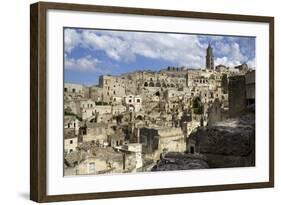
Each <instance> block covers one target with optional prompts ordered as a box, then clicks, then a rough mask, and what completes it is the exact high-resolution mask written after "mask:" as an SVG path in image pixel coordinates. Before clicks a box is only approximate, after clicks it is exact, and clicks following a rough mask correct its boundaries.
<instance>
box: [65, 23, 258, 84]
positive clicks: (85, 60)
mask: <svg viewBox="0 0 281 205" xmlns="http://www.w3.org/2000/svg"><path fill="white" fill-rule="evenodd" d="M209 43H210V44H211V46H212V47H213V51H214V56H215V65H219V64H224V65H226V66H230V67H233V66H235V65H239V64H241V63H244V62H245V63H248V65H249V66H250V67H253V68H254V67H255V38H254V37H234V36H211V35H195V34H173V33H151V32H132V31H110V30H95V29H75V28H65V29H64V78H65V82H72V83H81V84H85V85H93V84H97V83H98V78H99V76H100V75H105V74H111V75H118V74H121V73H125V72H132V71H136V70H144V69H145V70H155V71H156V70H160V69H163V68H166V67H168V66H185V67H188V68H198V69H199V68H204V66H205V55H206V48H207V47H208V44H209Z"/></svg>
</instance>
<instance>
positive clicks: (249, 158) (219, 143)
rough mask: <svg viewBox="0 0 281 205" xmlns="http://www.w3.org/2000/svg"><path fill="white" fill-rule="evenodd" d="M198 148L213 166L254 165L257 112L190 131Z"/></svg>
mask: <svg viewBox="0 0 281 205" xmlns="http://www.w3.org/2000/svg"><path fill="white" fill-rule="evenodd" d="M189 141H193V142H195V146H196V147H195V150H196V152H197V153H200V154H202V155H204V156H206V157H207V162H208V164H209V166H210V168H219V167H244V166H254V165H255V116H254V115H253V114H248V115H244V116H242V117H240V118H236V119H228V120H226V121H224V122H220V123H216V124H215V125H213V126H207V127H201V128H199V129H198V130H197V131H196V132H194V133H191V135H190V137H189Z"/></svg>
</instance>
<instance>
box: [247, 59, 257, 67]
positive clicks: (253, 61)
mask: <svg viewBox="0 0 281 205" xmlns="http://www.w3.org/2000/svg"><path fill="white" fill-rule="evenodd" d="M247 64H248V66H249V68H253V69H255V68H256V59H255V58H254V59H252V60H249V61H248V62H247Z"/></svg>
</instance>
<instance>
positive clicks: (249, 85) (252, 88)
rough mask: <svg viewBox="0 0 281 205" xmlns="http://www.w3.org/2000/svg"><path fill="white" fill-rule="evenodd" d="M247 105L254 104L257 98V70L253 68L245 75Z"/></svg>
mask: <svg viewBox="0 0 281 205" xmlns="http://www.w3.org/2000/svg"><path fill="white" fill-rule="evenodd" d="M245 84H246V100H247V106H248V107H250V106H254V105H255V99H256V71H255V70H252V71H249V72H248V73H246V75H245Z"/></svg>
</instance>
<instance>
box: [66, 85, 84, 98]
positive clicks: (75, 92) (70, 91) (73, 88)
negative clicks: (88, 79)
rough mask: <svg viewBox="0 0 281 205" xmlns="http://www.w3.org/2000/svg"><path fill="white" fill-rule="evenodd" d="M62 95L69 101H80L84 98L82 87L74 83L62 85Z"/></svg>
mask: <svg viewBox="0 0 281 205" xmlns="http://www.w3.org/2000/svg"><path fill="white" fill-rule="evenodd" d="M64 95H65V96H66V98H68V99H70V100H72V99H82V98H84V86H83V85H80V84H75V83H64Z"/></svg>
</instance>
